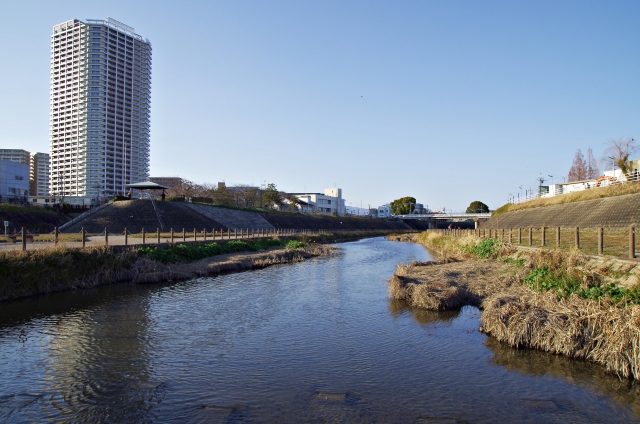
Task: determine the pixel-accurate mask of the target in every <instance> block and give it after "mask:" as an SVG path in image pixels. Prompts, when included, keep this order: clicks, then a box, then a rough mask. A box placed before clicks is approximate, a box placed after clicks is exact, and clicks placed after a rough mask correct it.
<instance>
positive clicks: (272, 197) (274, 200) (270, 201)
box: [262, 183, 282, 209]
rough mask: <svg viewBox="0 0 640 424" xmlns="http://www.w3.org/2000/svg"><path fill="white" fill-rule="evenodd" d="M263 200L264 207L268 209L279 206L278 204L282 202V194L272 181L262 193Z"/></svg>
mask: <svg viewBox="0 0 640 424" xmlns="http://www.w3.org/2000/svg"><path fill="white" fill-rule="evenodd" d="M262 202H263V204H264V207H265V208H267V209H270V208H277V207H278V205H280V203H281V202H282V196H281V195H280V192H279V191H278V189H277V188H276V185H275V184H273V183H271V184H269V185H268V186H267V189H266V190H265V191H264V194H263V195H262Z"/></svg>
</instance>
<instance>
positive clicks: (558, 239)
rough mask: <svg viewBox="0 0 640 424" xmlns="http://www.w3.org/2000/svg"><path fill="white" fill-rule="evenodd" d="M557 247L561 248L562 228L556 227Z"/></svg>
mask: <svg viewBox="0 0 640 424" xmlns="http://www.w3.org/2000/svg"><path fill="white" fill-rule="evenodd" d="M556 247H560V227H556Z"/></svg>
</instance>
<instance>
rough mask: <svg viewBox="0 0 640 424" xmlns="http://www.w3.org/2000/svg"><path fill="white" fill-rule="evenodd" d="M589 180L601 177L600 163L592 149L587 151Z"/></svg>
mask: <svg viewBox="0 0 640 424" xmlns="http://www.w3.org/2000/svg"><path fill="white" fill-rule="evenodd" d="M586 171H587V174H586V175H587V178H586V179H587V180H595V179H596V178H598V177H599V176H600V169H598V162H597V161H596V158H595V157H594V156H593V150H591V147H589V148H588V149H587V170H586Z"/></svg>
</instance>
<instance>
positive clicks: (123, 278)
mask: <svg viewBox="0 0 640 424" xmlns="http://www.w3.org/2000/svg"><path fill="white" fill-rule="evenodd" d="M338 250H339V248H336V247H332V246H327V245H321V244H314V243H311V244H307V245H306V246H304V247H299V248H295V249H286V248H283V247H274V248H272V249H269V250H262V251H256V252H238V253H229V254H221V255H216V256H210V257H207V258H204V259H201V260H198V261H194V262H188V263H173V264H164V263H162V262H159V261H155V260H152V259H149V258H148V257H146V256H144V255H140V254H139V252H138V251H137V250H135V249H132V248H128V249H114V248H106V247H97V248H87V249H74V248H67V247H64V246H61V247H58V248H55V249H47V250H33V251H25V252H22V251H15V252H14V251H12V252H3V253H2V254H0V302H2V301H8V300H12V299H17V298H21V297H29V296H35V295H39V294H45V293H52V292H59V291H65V290H73V289H82V288H92V287H96V286H101V285H106V284H114V283H120V282H132V283H134V284H141V283H152V282H162V281H175V280H184V279H190V278H195V277H201V276H205V275H213V274H218V273H222V272H239V271H245V270H250V269H257V268H264V267H267V266H271V265H276V264H286V263H293V262H301V261H304V260H306V259H309V258H313V257H317V256H328V255H331V254H335V253H336V252H337V251H338Z"/></svg>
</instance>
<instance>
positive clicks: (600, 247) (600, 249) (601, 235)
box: [598, 227, 604, 255]
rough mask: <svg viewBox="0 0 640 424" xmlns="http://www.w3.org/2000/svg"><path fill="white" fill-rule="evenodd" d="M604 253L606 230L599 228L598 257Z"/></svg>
mask: <svg viewBox="0 0 640 424" xmlns="http://www.w3.org/2000/svg"><path fill="white" fill-rule="evenodd" d="M603 253H604V228H602V227H600V228H598V255H602V254H603Z"/></svg>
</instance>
